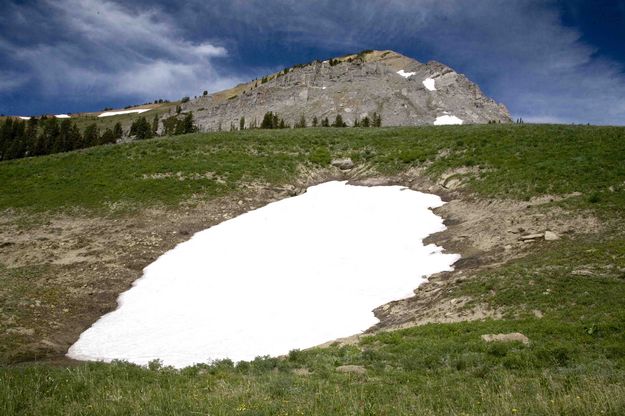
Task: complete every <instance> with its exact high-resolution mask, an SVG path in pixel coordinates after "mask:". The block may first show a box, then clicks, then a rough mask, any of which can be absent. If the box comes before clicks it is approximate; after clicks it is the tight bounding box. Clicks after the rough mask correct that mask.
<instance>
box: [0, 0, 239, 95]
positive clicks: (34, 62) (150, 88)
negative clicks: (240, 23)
mask: <svg viewBox="0 0 625 416" xmlns="http://www.w3.org/2000/svg"><path fill="white" fill-rule="evenodd" d="M46 5H47V7H48V9H49V10H50V19H51V21H52V22H54V24H55V25H56V26H57V27H59V28H62V29H63V34H62V35H61V36H58V37H54V38H51V40H50V41H47V42H45V41H44V42H41V43H39V44H37V45H34V46H31V47H27V48H16V47H13V48H12V49H13V50H12V58H13V59H16V60H17V61H18V62H20V64H22V65H24V66H26V67H28V68H29V72H31V73H32V74H33V75H34V78H35V79H36V80H37V81H39V84H40V87H39V88H40V89H41V90H42V91H43V92H44V93H46V94H48V95H57V94H61V93H63V94H65V96H66V98H69V99H71V98H72V97H83V96H85V95H92V94H95V95H96V96H97V98H99V99H101V98H103V97H104V98H106V97H115V98H119V97H123V96H127V97H136V98H141V99H146V100H152V99H155V98H170V99H171V98H179V97H180V96H182V95H197V94H199V93H200V92H201V91H202V90H205V89H206V90H209V91H215V90H219V89H222V88H224V87H227V86H230V85H232V84H235V83H237V82H239V81H240V79H239V78H237V77H234V76H231V75H225V76H224V75H222V74H221V73H219V72H218V71H217V70H216V68H215V66H214V59H218V58H222V57H226V56H227V54H228V53H227V50H226V49H225V48H224V47H222V46H220V45H216V44H213V43H209V42H191V41H189V40H187V39H185V38H184V37H183V35H182V34H181V33H179V31H178V28H177V26H176V24H175V22H174V21H172V20H170V19H168V18H167V17H166V16H165V14H164V13H163V12H161V11H160V10H159V9H148V10H145V11H142V12H134V11H131V10H130V9H126V8H124V7H123V6H121V5H119V4H117V3H114V2H112V1H107V0H105V1H96V0H55V1H46ZM5 49H6V44H5ZM2 85H3V84H2V78H0V87H2Z"/></svg>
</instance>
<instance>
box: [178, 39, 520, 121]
mask: <svg viewBox="0 0 625 416" xmlns="http://www.w3.org/2000/svg"><path fill="white" fill-rule="evenodd" d="M182 110H183V113H184V112H188V111H193V114H194V117H195V120H196V124H197V126H198V127H199V129H200V130H201V131H215V130H231V129H238V128H239V125H240V122H241V118H244V119H245V120H244V125H245V128H249V127H254V126H260V124H261V122H262V119H263V116H264V114H265V113H266V112H268V111H272V112H274V113H277V114H278V115H279V116H280V118H283V119H284V120H285V122H286V123H287V124H289V125H291V126H294V125H295V124H296V123H298V122H300V120H301V119H302V116H303V117H304V118H305V120H306V123H307V125H308V126H310V125H312V123H313V118H314V117H316V119H317V120H318V122H319V124H320V123H321V120H323V119H325V118H326V117H327V118H328V119H329V121H330V123H332V121H334V119H335V117H336V116H337V115H338V114H340V115H341V116H342V118H343V120H344V121H345V122H346V123H347V125H348V126H352V125H354V123H355V122H356V120H363V119H364V118H365V117H368V118H369V119H372V117H373V113H377V114H378V115H380V116H381V118H382V125H384V126H415V125H433V124H437V125H438V124H460V123H464V124H474V123H488V122H493V121H494V122H502V123H505V122H510V121H511V120H510V115H509V113H508V110H507V109H506V107H505V106H504V105H503V104H498V103H496V102H495V101H494V100H492V99H491V98H489V97H487V96H485V95H484V94H483V93H482V91H481V90H480V88H479V87H478V86H477V85H476V84H474V83H472V82H471V81H469V80H468V79H467V78H466V77H465V76H464V75H462V74H459V73H457V72H455V71H454V70H453V69H451V68H450V67H448V66H446V65H443V64H441V63H438V62H435V61H431V62H428V63H427V64H423V63H420V62H418V61H416V60H414V59H411V58H408V57H406V56H403V55H400V54H398V53H396V52H392V51H370V52H362V53H360V54H358V55H348V56H344V57H341V58H337V59H333V60H330V61H323V62H320V61H314V62H312V63H310V64H306V65H296V66H295V67H292V68H288V69H285V70H284V71H281V72H278V73H275V74H272V75H269V76H267V77H264V78H263V79H261V80H254V81H251V82H249V83H246V84H241V85H238V86H236V87H234V88H232V89H230V90H226V91H221V92H218V93H214V94H210V95H206V96H202V97H198V98H196V99H194V100H191V101H189V102H187V103H184V104H182Z"/></svg>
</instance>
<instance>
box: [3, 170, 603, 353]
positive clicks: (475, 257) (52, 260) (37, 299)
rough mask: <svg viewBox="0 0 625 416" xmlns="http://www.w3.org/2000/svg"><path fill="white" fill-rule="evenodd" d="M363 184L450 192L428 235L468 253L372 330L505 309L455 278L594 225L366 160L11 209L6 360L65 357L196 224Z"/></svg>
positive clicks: (388, 308) (6, 250) (6, 245)
mask: <svg viewBox="0 0 625 416" xmlns="http://www.w3.org/2000/svg"><path fill="white" fill-rule="evenodd" d="M333 179H339V180H350V182H351V183H354V184H360V185H388V184H398V185H403V186H406V187H410V188H411V189H415V190H420V191H424V192H430V193H435V194H438V195H440V196H441V197H442V198H443V200H445V201H448V203H447V204H446V205H444V206H443V207H441V208H439V209H437V210H436V211H435V212H436V213H437V214H438V215H441V216H442V217H443V218H444V219H445V223H446V225H447V227H448V229H447V230H446V231H444V232H442V233H439V234H437V235H434V236H432V237H430V238H429V239H428V241H426V242H427V243H435V244H438V245H441V246H443V247H444V248H445V249H446V250H448V251H450V252H455V253H460V254H461V255H462V259H461V260H460V261H459V262H458V263H457V264H456V270H455V271H454V272H452V273H441V274H438V275H436V276H433V277H432V278H431V279H430V281H429V282H428V283H426V284H424V285H422V286H421V287H420V288H419V289H418V290H416V291H415V296H414V297H412V298H409V299H405V300H401V301H396V302H391V303H389V304H386V305H383V306H380V307H379V308H377V309H376V310H375V314H376V316H377V317H378V318H379V319H380V323H379V324H378V325H376V326H375V327H374V328H372V329H371V330H370V331H377V330H387V329H394V328H401V327H406V326H412V325H418V324H422V323H426V322H452V321H459V320H467V319H482V318H485V317H496V316H497V314H498V312H497V311H492V310H488V309H487V308H485V307H483V306H477V307H475V308H473V309H471V310H465V309H464V308H463V305H464V304H465V303H466V302H467V300H468V299H452V300H449V299H448V298H447V297H446V293H447V290H448V288H449V287H450V285H453V284H454V283H455V282H457V281H458V280H459V279H467V278H470V277H471V275H472V274H474V273H475V272H476V271H479V270H482V269H484V268H488V267H496V266H497V265H498V264H501V263H503V262H506V261H507V260H509V259H512V258H516V257H519V256H523V255H524V254H525V253H527V252H529V251H531V250H533V249H535V248H536V246H537V245H539V244H541V242H537V241H534V242H532V243H526V242H522V241H520V240H519V237H520V236H521V235H526V234H531V233H539V232H544V231H545V230H551V231H553V232H555V233H556V234H557V235H559V236H566V235H569V234H571V233H575V232H577V233H585V232H593V231H596V230H597V229H598V228H599V223H598V222H597V220H595V219H593V218H581V217H575V216H570V215H567V213H565V212H563V211H562V210H559V209H554V208H553V207H550V208H549V210H545V209H543V208H544V205H545V204H547V203H549V198H543V199H542V200H536V201H530V202H514V201H497V200H483V199H477V198H475V197H473V196H472V195H470V194H468V193H466V192H465V191H463V190H462V188H461V187H458V188H456V189H449V188H450V186H449V182H450V181H445V180H443V181H442V182H441V183H439V184H437V183H433V182H430V181H428V180H427V179H425V178H424V176H423V175H422V174H421V172H420V171H418V170H411V171H408V172H406V173H405V174H402V175H399V176H396V177H383V176H379V175H374V173H372V172H371V171H369V170H367V169H365V168H360V169H358V168H356V169H353V170H351V171H349V172H347V173H345V172H341V171H339V170H338V169H336V170H324V171H314V172H311V171H306V172H302V175H301V179H300V180H299V181H297V182H296V183H295V184H294V185H290V186H284V187H273V186H268V185H262V184H255V185H249V186H246V187H243V188H242V189H241V190H240V191H239V192H238V193H237V194H236V195H231V196H229V197H224V198H218V199H213V200H210V201H203V202H199V203H198V202H195V203H192V204H191V203H190V204H186V205H184V206H181V207H180V208H178V209H175V210H173V209H156V208H155V209H148V210H144V211H142V212H139V213H137V214H134V215H132V216H127V217H123V218H88V217H65V216H62V217H55V218H50V219H49V220H48V221H46V222H45V223H44V224H43V225H38V226H30V227H23V226H20V225H19V224H20V223H22V221H21V220H22V219H21V218H19V217H18V216H16V215H14V214H11V213H4V214H3V215H2V217H0V264H2V265H4V266H5V267H6V268H5V269H0V272H2V273H4V274H5V276H0V279H1V280H2V281H1V283H2V286H1V288H0V322H1V324H0V362H8V363H16V362H23V361H33V360H41V359H44V360H61V362H63V363H66V362H67V361H66V360H65V359H64V358H63V356H64V354H65V352H66V351H67V348H68V347H69V346H70V345H71V344H72V343H73V342H75V341H76V339H77V338H78V336H79V335H80V333H81V332H83V331H84V330H85V329H87V328H88V327H89V326H90V325H91V324H93V322H95V321H96V320H97V319H98V318H99V317H100V316H101V315H103V314H104V313H107V312H110V311H112V310H114V309H115V308H116V306H117V303H116V300H117V297H118V295H119V294H120V293H122V292H124V291H125V290H127V289H128V288H129V287H130V286H131V284H132V282H133V281H134V280H136V279H137V278H139V277H140V276H141V274H142V270H143V268H144V267H145V266H147V265H148V264H150V263H152V262H153V261H154V260H155V259H156V258H157V257H158V256H160V255H161V254H163V253H165V252H166V251H168V250H170V249H172V248H173V247H174V246H175V245H176V244H178V243H180V242H183V241H186V240H188V239H189V238H190V236H191V235H193V234H194V233H195V232H197V231H200V230H203V229H206V228H208V227H210V226H212V225H215V224H218V223H220V222H222V221H224V220H226V219H229V218H233V217H235V216H237V215H239V214H241V213H243V212H246V211H249V210H252V209H255V208H258V207H261V206H263V205H266V204H268V203H270V202H273V201H277V200H280V199H283V198H286V197H289V196H294V195H297V194H298V193H301V192H303V191H304V190H305V189H306V187H307V186H311V185H315V184H318V183H321V182H324V181H327V180H333Z"/></svg>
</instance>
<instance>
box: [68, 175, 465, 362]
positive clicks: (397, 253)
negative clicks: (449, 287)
mask: <svg viewBox="0 0 625 416" xmlns="http://www.w3.org/2000/svg"><path fill="white" fill-rule="evenodd" d="M440 205H442V201H441V199H440V198H439V197H438V196H436V195H430V194H423V193H420V192H416V191H412V190H409V189H406V188H402V187H400V186H376V187H360V186H351V185H347V184H346V183H344V182H327V183H324V184H321V185H317V186H313V187H311V188H309V189H308V191H307V192H306V193H304V194H302V195H299V196H296V197H293V198H288V199H285V200H282V201H278V202H274V203H272V204H269V205H267V206H265V207H263V208H260V209H257V210H255V211H251V212H248V213H246V214H243V215H241V216H239V217H237V218H234V219H231V220H229V221H226V222H223V223H221V224H219V225H216V226H214V227H211V228H209V229H207V230H204V231H201V232H199V233H197V234H195V235H194V236H193V237H192V238H191V239H190V240H189V241H187V242H185V243H182V244H180V245H178V246H177V247H176V248H174V249H173V250H171V251H169V252H167V253H165V254H164V255H163V256H161V257H160V258H159V259H157V260H156V261H155V262H154V263H152V264H151V265H149V266H148V267H146V268H145V270H144V275H143V277H142V278H141V279H139V280H137V281H136V282H135V283H134V285H133V287H132V288H131V289H130V290H128V291H127V292H125V293H123V294H122V295H121V296H120V297H119V299H118V302H119V307H118V309H117V310H115V311H113V312H111V313H109V314H107V315H105V316H103V317H102V318H100V320H98V321H97V322H96V323H95V324H94V325H93V326H92V327H91V328H89V329H88V330H87V331H85V332H84V333H83V334H82V335H81V336H80V339H79V340H78V341H77V342H76V343H75V344H74V345H73V346H72V347H71V348H70V349H69V352H68V356H69V357H72V358H75V359H80V360H104V361H110V360H113V359H122V360H128V361H130V362H134V363H137V364H146V363H148V362H149V361H150V360H153V359H161V360H162V361H163V363H164V364H166V365H172V366H175V367H184V366H188V365H192V364H194V363H198V362H207V361H210V360H214V359H219V358H225V357H229V358H231V359H233V360H249V359H253V358H255V357H256V356H262V355H267V354H268V355H281V354H286V353H287V352H288V351H290V350H292V349H297V348H300V349H301V348H307V347H311V346H314V345H318V344H321V343H323V342H326V341H329V340H333V339H336V338H338V337H344V336H348V335H352V334H355V333H358V332H360V331H363V330H365V329H367V328H369V327H370V326H371V325H373V324H375V323H376V322H377V320H376V318H375V317H374V316H373V313H372V312H371V311H372V310H373V309H374V308H376V307H377V306H380V305H382V304H384V303H386V302H389V301H391V300H394V299H400V298H404V297H408V296H411V295H412V291H413V289H414V288H416V287H417V286H418V285H419V284H420V283H422V282H423V281H424V277H425V276H428V275H431V274H433V273H436V272H440V271H443V270H451V269H452V267H451V265H452V264H453V263H454V262H455V261H456V260H457V259H458V257H459V256H457V255H454V254H444V253H442V252H441V248H439V247H437V246H435V245H427V246H424V245H423V243H422V239H423V238H425V237H426V236H428V235H429V234H432V233H434V232H437V231H442V230H443V229H445V226H444V225H443V221H442V219H441V218H440V217H438V216H436V215H435V214H434V213H433V212H432V211H431V210H430V209H429V208H433V207H438V206H440Z"/></svg>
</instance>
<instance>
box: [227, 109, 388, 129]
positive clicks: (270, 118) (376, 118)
mask: <svg viewBox="0 0 625 416" xmlns="http://www.w3.org/2000/svg"><path fill="white" fill-rule="evenodd" d="M311 126H312V127H319V126H321V127H348V126H347V123H346V122H345V121H344V120H343V116H342V115H340V114H337V115H336V117H335V118H334V121H333V122H332V123H330V120H329V119H328V117H325V118H323V119H321V120H319V119H318V118H317V116H314V117H313V118H312V120H311ZM254 127H255V124H254ZM290 127H291V126H290V125H289V123H287V122H285V121H284V119H283V118H282V117H280V116H279V115H278V114H277V113H274V112H272V111H268V112H267V113H265V116H264V117H263V121H262V122H261V123H260V128H261V129H284V128H290ZM293 127H294V128H296V129H298V128H305V127H308V123H307V120H306V116H304V115H303V114H302V116H301V117H300V119H299V120H298V121H297V122H296V123H295V124H294V125H293ZM353 127H382V116H381V115H379V114H378V113H373V115H372V116H371V118H369V116H365V117H364V118H363V119H362V120H360V119H358V118H356V119H355V120H354V123H353ZM239 129H240V130H243V129H245V117H241V118H240V119H239ZM231 130H232V129H231Z"/></svg>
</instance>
